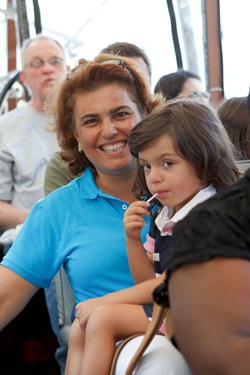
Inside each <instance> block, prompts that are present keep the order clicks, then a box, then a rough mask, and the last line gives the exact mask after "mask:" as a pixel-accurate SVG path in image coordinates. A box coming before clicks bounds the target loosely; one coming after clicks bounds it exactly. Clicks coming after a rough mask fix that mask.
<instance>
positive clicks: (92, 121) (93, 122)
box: [83, 118, 97, 126]
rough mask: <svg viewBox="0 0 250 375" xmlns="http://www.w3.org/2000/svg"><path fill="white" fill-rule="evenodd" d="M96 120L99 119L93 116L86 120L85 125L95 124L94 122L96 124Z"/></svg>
mask: <svg viewBox="0 0 250 375" xmlns="http://www.w3.org/2000/svg"><path fill="white" fill-rule="evenodd" d="M96 122H97V120H96V119H95V118H91V119H88V120H86V121H85V122H84V123H83V125H84V126H88V125H94V124H96Z"/></svg>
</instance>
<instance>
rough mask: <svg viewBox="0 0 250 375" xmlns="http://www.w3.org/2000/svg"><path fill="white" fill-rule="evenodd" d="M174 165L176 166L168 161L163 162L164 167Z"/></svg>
mask: <svg viewBox="0 0 250 375" xmlns="http://www.w3.org/2000/svg"><path fill="white" fill-rule="evenodd" d="M173 164H174V163H173V162H172V161H167V160H165V161H164V162H163V166H164V167H171V166H172V165H173Z"/></svg>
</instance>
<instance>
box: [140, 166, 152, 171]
mask: <svg viewBox="0 0 250 375" xmlns="http://www.w3.org/2000/svg"><path fill="white" fill-rule="evenodd" d="M142 168H143V170H144V171H149V170H150V169H151V167H150V165H149V164H143V165H142Z"/></svg>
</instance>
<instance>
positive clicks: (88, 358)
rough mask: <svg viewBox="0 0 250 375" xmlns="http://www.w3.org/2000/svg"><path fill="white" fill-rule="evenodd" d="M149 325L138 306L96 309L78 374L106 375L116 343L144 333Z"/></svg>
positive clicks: (89, 325)
mask: <svg viewBox="0 0 250 375" xmlns="http://www.w3.org/2000/svg"><path fill="white" fill-rule="evenodd" d="M148 324H149V320H148V318H147V316H146V314H145V312H144V310H143V308H142V306H140V305H128V304H107V305H102V306H99V307H98V308H97V309H96V310H94V312H93V313H92V314H91V316H90V318H89V320H88V323H87V327H86V337H85V340H86V346H85V349H84V355H83V361H82V369H81V373H80V374H81V375H96V374H102V375H109V372H110V368H111V364H112V360H113V356H114V353H115V349H116V342H117V341H119V340H122V339H125V338H127V337H128V336H130V335H133V334H135V333H144V332H145V331H146V329H147V327H148ZM74 374H75V373H74ZM69 375H70V374H69Z"/></svg>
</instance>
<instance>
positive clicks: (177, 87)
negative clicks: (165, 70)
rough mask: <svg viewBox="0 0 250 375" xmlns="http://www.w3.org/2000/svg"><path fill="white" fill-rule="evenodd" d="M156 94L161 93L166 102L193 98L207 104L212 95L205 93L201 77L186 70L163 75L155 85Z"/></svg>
mask: <svg viewBox="0 0 250 375" xmlns="http://www.w3.org/2000/svg"><path fill="white" fill-rule="evenodd" d="M154 92H155V93H159V92H161V93H162V95H163V96H164V97H165V99H166V100H171V99H174V98H185V99H187V98H193V99H196V100H199V101H201V102H203V103H204V104H207V103H208V102H209V99H210V95H209V93H207V92H204V91H203V88H202V83H201V79H200V77H199V76H198V75H197V74H195V73H192V72H189V71H186V70H177V71H176V72H173V73H169V74H166V75H163V76H162V77H161V78H160V79H159V80H158V82H157V83H156V85H155V88H154Z"/></svg>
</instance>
